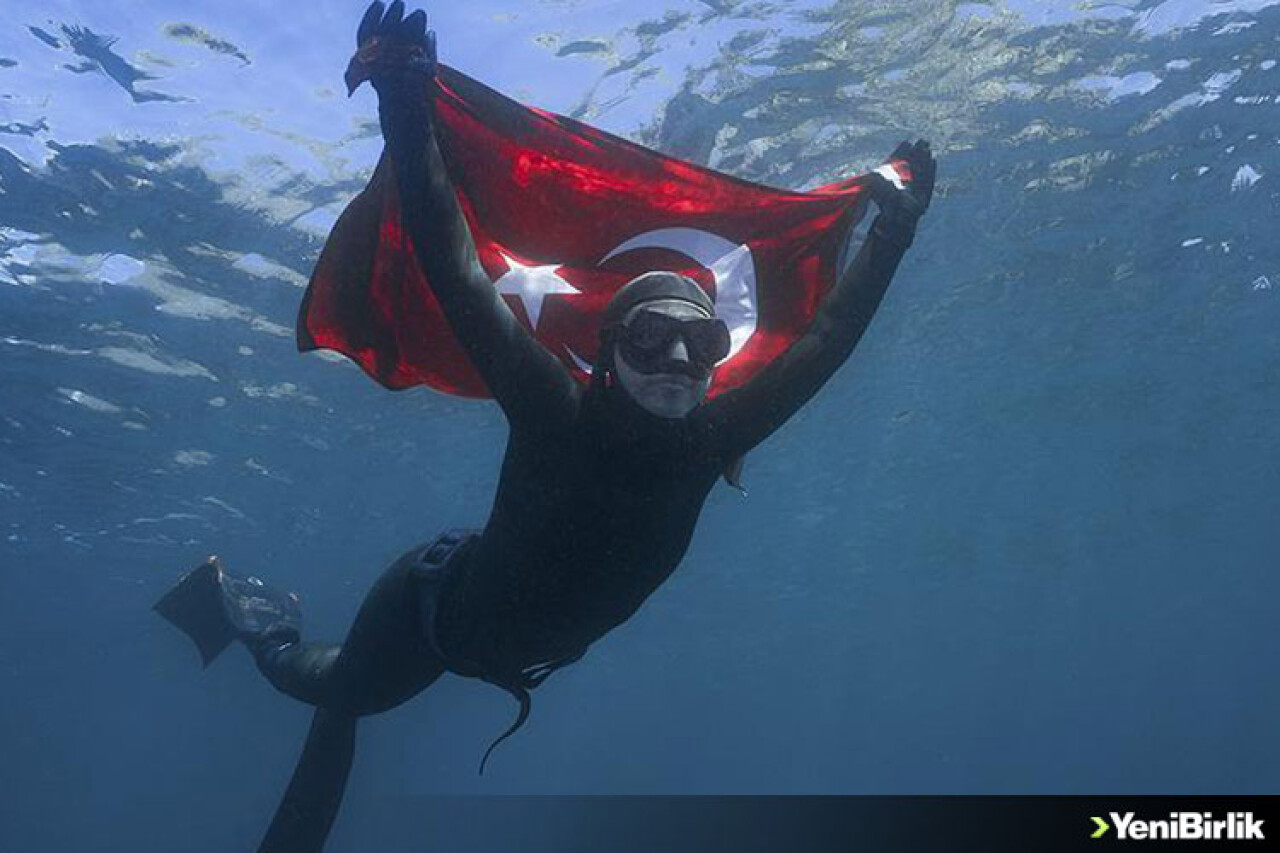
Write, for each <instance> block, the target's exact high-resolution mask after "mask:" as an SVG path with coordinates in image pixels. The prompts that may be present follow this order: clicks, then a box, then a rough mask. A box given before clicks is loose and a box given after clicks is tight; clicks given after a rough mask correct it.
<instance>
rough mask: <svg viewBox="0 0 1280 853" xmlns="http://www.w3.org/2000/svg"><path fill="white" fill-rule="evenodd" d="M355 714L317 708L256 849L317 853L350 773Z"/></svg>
mask: <svg viewBox="0 0 1280 853" xmlns="http://www.w3.org/2000/svg"><path fill="white" fill-rule="evenodd" d="M356 719H357V718H356V717H353V716H351V715H349V714H342V713H339V712H336V711H328V710H326V709H324V708H317V709H316V713H315V716H314V717H313V718H312V720H311V730H310V731H309V732H308V733H307V743H306V745H305V746H304V747H303V748H302V757H301V758H299V759H298V766H297V767H296V768H295V769H294V771H293V778H292V779H290V780H289V787H288V789H287V790H286V791H285V794H284V799H283V800H281V802H280V807H279V808H277V809H276V814H275V817H274V818H273V819H272V820H271V826H270V827H269V828H268V829H267V834H266V836H265V837H264V838H263V839H262V844H261V845H260V846H259V847H258V853H318V851H320V850H321V849H323V847H324V842H325V839H326V838H328V836H329V829H330V827H332V826H333V819H334V818H335V817H337V814H338V808H339V806H341V804H342V794H343V791H345V790H346V787H347V776H348V775H349V774H350V772H351V758H352V755H353V754H354V752H355V746H356Z"/></svg>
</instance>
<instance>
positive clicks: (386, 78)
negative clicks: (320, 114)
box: [343, 0, 436, 96]
mask: <svg viewBox="0 0 1280 853" xmlns="http://www.w3.org/2000/svg"><path fill="white" fill-rule="evenodd" d="M383 9H384V7H383V5H382V2H381V0H374V2H373V3H371V4H370V5H369V8H368V9H366V10H365V13H364V17H363V18H361V19H360V26H359V28H357V30H356V52H355V55H354V56H352V57H351V62H350V63H349V64H348V65H347V73H346V74H345V75H344V76H343V79H344V80H345V81H346V84H347V95H348V96H350V95H352V94H354V93H355V90H356V89H358V88H359V87H360V84H361V83H363V82H364V81H365V80H368V81H370V82H371V83H372V84H373V87H374V88H375V89H377V90H378V92H379V94H381V93H382V91H383V89H384V88H392V89H396V88H404V87H405V86H406V85H407V86H416V85H421V84H424V83H425V82H426V81H427V80H429V79H431V78H432V77H434V76H435V73H436V34H435V31H434V30H428V29H427V13H426V12H424V11H422V10H421V9H418V10H417V11H416V12H414V13H413V14H411V15H409V17H407V18H406V17H404V0H395V2H393V3H392V4H391V7H390V8H388V9H386V13H385V14H384V13H383Z"/></svg>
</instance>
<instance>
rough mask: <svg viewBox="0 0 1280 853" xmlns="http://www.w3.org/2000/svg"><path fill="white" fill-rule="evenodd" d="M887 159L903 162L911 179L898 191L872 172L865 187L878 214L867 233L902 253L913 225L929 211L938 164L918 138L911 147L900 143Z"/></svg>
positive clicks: (924, 143)
mask: <svg viewBox="0 0 1280 853" xmlns="http://www.w3.org/2000/svg"><path fill="white" fill-rule="evenodd" d="M889 159H890V160H905V161H907V165H908V166H909V167H910V169H911V180H910V181H909V182H907V184H906V186H904V187H903V188H902V189H899V188H898V187H896V186H895V185H894V184H893V182H892V181H890V180H889V179H888V178H886V177H885V176H884V175H882V174H880V173H878V172H872V173H871V175H870V176H869V177H870V181H869V182H868V188H869V189H870V190H871V197H872V198H873V199H875V202H876V204H877V205H878V206H879V207H880V215H879V216H877V217H876V221H875V222H874V223H873V224H872V226H871V233H872V234H874V235H875V236H876V237H877V238H878V239H880V240H883V241H885V242H886V243H889V244H891V245H893V246H896V247H898V248H899V249H901V250H903V251H906V250H907V249H908V248H910V247H911V243H912V241H914V240H915V236H916V223H917V222H919V221H920V217H921V216H924V213H925V211H926V210H928V209H929V202H930V201H931V200H932V199H933V184H934V180H935V178H936V176H937V172H938V161H937V160H935V159H934V158H933V152H932V151H931V150H929V141H928V140H926V139H921V140H918V141H916V142H915V143H914V144H912V143H908V142H905V141H904V142H902V143H901V144H899V145H898V147H897V148H895V149H894V151H893V153H892V154H890V155H889Z"/></svg>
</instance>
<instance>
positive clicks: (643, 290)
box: [600, 271, 716, 333]
mask: <svg viewBox="0 0 1280 853" xmlns="http://www.w3.org/2000/svg"><path fill="white" fill-rule="evenodd" d="M655 299H679V300H682V301H684V302H688V303H691V304H693V305H696V306H698V307H699V308H701V309H702V310H703V311H706V312H707V314H708V315H709V316H711V317H714V316H715V315H716V308H715V303H713V302H712V301H711V297H710V296H708V295H707V292H706V291H705V290H703V289H702V288H701V287H699V286H698V283H697V282H695V281H694V280H693V279H691V278H689V277H688V276H687V275H681V274H680V273H675V272H664V271H656V272H647V273H645V274H644V275H640V276H636V277H635V278H633V279H631V281H629V282H627V283H626V284H624V285H623V286H622V287H620V288H618V292H617V293H615V294H613V298H612V299H610V300H609V304H608V305H606V306H605V309H604V314H603V316H602V317H601V318H600V331H601V332H602V333H603V332H604V330H605V329H608V328H610V327H611V326H616V325H618V324H619V323H621V322H622V320H623V318H624V317H626V316H627V312H629V311H630V310H631V309H632V308H635V307H636V306H637V305H639V304H641V303H642V302H652V301H653V300H655Z"/></svg>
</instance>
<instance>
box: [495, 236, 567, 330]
mask: <svg viewBox="0 0 1280 853" xmlns="http://www.w3.org/2000/svg"><path fill="white" fill-rule="evenodd" d="M498 254H500V255H502V259H503V260H505V261H506V262H507V271H506V272H504V273H503V274H502V275H501V276H500V277H499V278H498V280H497V281H495V282H494V283H493V286H494V287H496V288H497V289H498V292H499V293H504V294H508V293H509V294H511V295H513V296H517V297H519V298H520V302H521V303H522V304H523V305H524V310H525V311H526V312H528V314H529V322H530V323H531V324H532V325H533V329H534V331H537V329H538V317H539V316H540V315H541V314H542V300H543V299H546V298H547V296H549V295H550V294H553V293H580V292H581V291H579V290H578V289H577V288H576V287H574V286H573V285H571V284H569V282H567V281H565V280H564V279H562V278H561V277H560V276H558V275H556V273H555V271H556V270H557V269H559V268H560V264H547V265H546V266H540V267H536V266H525V265H524V264H522V263H520V262H519V261H517V260H516V259H515V258H511V257H508V256H507V255H506V254H504V253H502V252H499V253H498Z"/></svg>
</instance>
